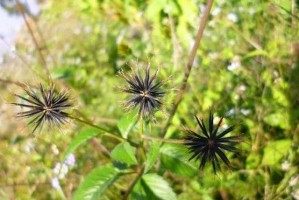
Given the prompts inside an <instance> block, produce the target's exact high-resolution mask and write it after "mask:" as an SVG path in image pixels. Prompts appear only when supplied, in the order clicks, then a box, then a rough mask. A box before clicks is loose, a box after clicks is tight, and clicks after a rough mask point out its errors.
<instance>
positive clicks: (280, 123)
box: [264, 109, 291, 129]
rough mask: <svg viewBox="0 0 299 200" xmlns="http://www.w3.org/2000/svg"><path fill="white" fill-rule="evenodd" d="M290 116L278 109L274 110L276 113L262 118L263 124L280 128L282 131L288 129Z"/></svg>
mask: <svg viewBox="0 0 299 200" xmlns="http://www.w3.org/2000/svg"><path fill="white" fill-rule="evenodd" d="M289 118H290V116H289V114H288V113H287V112H285V110H283V109H280V110H276V112H274V113H271V114H269V115H266V116H265V117H264V122H265V123H267V124H269V125H271V126H276V127H280V128H282V129H290V128H291V125H290V123H289V122H290V120H289Z"/></svg>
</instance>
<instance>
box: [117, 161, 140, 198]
mask: <svg viewBox="0 0 299 200" xmlns="http://www.w3.org/2000/svg"><path fill="white" fill-rule="evenodd" d="M143 172H144V165H143V166H142V168H141V169H139V171H138V173H137V175H136V177H135V179H134V180H133V181H132V182H131V183H130V185H129V188H128V190H127V191H126V193H125V194H124V196H123V198H122V199H123V200H127V199H128V197H129V195H130V193H131V192H132V190H133V188H134V186H135V185H136V183H137V182H138V181H139V179H140V178H141V177H142V175H143Z"/></svg>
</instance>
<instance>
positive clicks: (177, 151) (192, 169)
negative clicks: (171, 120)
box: [160, 144, 197, 176]
mask: <svg viewBox="0 0 299 200" xmlns="http://www.w3.org/2000/svg"><path fill="white" fill-rule="evenodd" d="M160 154H161V160H162V164H163V166H164V167H165V168H166V169H168V170H170V171H172V172H173V173H176V174H178V175H182V176H193V175H194V174H195V173H196V170H197V167H196V166H195V165H193V163H192V162H190V161H188V157H186V155H187V149H186V148H185V147H184V146H182V145H174V144H164V145H163V146H162V147H161V149H160Z"/></svg>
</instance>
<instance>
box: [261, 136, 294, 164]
mask: <svg viewBox="0 0 299 200" xmlns="http://www.w3.org/2000/svg"><path fill="white" fill-rule="evenodd" d="M291 145H292V142H291V140H288V139H284V140H277V141H273V142H269V143H268V144H267V146H266V147H265V148H264V155H263V160H262V165H267V166H271V165H277V164H279V163H280V160H281V159H282V158H283V157H284V156H286V155H287V153H288V152H289V150H290V148H291Z"/></svg>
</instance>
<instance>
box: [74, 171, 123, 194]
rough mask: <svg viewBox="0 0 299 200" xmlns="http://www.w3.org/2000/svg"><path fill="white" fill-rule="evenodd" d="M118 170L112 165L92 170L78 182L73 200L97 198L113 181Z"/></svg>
mask: <svg viewBox="0 0 299 200" xmlns="http://www.w3.org/2000/svg"><path fill="white" fill-rule="evenodd" d="M117 177H118V171H117V170H116V169H115V168H113V167H112V166H104V167H100V168H96V169H94V170H92V171H91V172H90V173H89V174H88V175H87V176H86V177H85V178H84V180H83V182H82V183H81V184H80V186H79V188H78V190H77V191H76V193H75V196H74V199H75V200H97V199H99V198H100V197H101V196H103V194H104V193H105V191H106V190H107V188H108V187H109V186H110V185H112V184H113V183H114V181H115V180H116V179H117Z"/></svg>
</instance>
